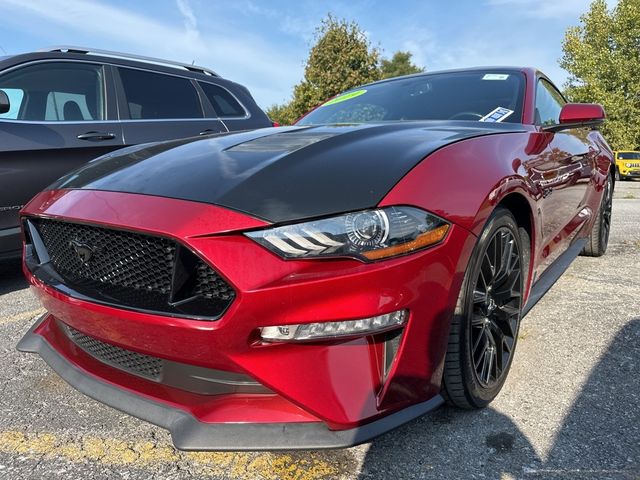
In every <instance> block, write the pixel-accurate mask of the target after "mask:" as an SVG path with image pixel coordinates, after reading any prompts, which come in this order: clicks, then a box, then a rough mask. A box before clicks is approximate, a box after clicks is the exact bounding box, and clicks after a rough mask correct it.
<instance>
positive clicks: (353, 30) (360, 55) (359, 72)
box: [267, 15, 380, 125]
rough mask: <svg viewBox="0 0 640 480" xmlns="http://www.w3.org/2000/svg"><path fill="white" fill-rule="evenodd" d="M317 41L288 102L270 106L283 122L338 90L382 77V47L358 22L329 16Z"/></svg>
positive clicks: (284, 123) (321, 26)
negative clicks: (370, 40)
mask: <svg viewBox="0 0 640 480" xmlns="http://www.w3.org/2000/svg"><path fill="white" fill-rule="evenodd" d="M315 39H316V44H315V45H314V46H313V47H312V48H311V51H310V52H309V58H308V60H307V62H306V66H305V69H304V78H303V79H302V81H301V82H300V83H298V84H297V85H296V86H295V87H294V89H293V98H292V100H291V101H290V102H289V103H288V104H284V105H273V106H272V107H271V108H269V109H268V110H267V114H268V115H269V117H270V118H271V119H272V120H275V121H276V122H279V123H281V124H283V125H288V124H291V123H293V122H294V121H295V120H296V119H297V118H298V117H300V116H301V115H303V114H304V113H306V112H308V111H309V110H311V109H312V108H313V107H315V106H316V105H318V104H319V103H320V102H322V101H324V100H326V99H327V98H329V97H332V96H334V95H337V94H338V93H340V92H342V91H344V90H347V89H349V88H352V87H355V86H357V85H362V84H363V83H368V82H373V81H375V80H379V79H380V69H379V68H378V61H379V59H380V51H379V49H378V48H375V47H373V48H372V47H371V45H370V42H369V40H367V37H366V35H365V34H364V32H363V31H362V30H361V29H360V27H359V26H358V24H357V23H355V22H348V21H346V20H338V19H336V18H334V17H333V16H332V15H329V16H327V18H325V19H324V20H322V23H321V24H320V26H319V27H318V29H317V30H316V35H315Z"/></svg>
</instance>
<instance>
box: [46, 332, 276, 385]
mask: <svg viewBox="0 0 640 480" xmlns="http://www.w3.org/2000/svg"><path fill="white" fill-rule="evenodd" d="M57 326H58V328H60V330H62V331H63V332H64V334H65V335H66V336H67V338H68V339H69V341H70V342H73V343H74V344H75V345H76V346H77V347H78V348H80V349H82V350H83V351H84V352H85V353H86V354H87V355H90V356H91V357H93V358H95V359H96V360H98V361H99V362H101V363H104V364H106V365H109V366H110V367H113V368H115V369H118V370H122V371H124V372H127V373H129V374H131V375H136V376H139V377H142V378H144V379H145V380H149V381H152V382H156V383H161V384H163V385H168V386H170V387H174V388H179V389H181V390H186V391H188V392H192V393H197V394H200V395H220V394H225V393H261V394H273V392H272V391H271V390H269V389H268V388H267V387H265V386H263V385H261V384H260V383H258V382H256V381H255V380H253V379H252V378H251V377H249V376H248V375H244V374H242V373H234V372H225V371H222V370H215V369H212V368H205V367H198V366H197V365H189V364H186V363H179V362H172V361H171V360H165V359H162V358H159V357H154V356H152V355H147V354H142V353H138V352H134V351H133V350H127V349H125V348H122V347H119V346H117V345H113V344H111V343H107V342H103V341H102V340H99V339H97V338H95V337H92V336H91V335H86V334H85V333H82V332H80V331H78V330H76V329H74V328H73V327H71V326H69V325H67V324H65V323H63V322H61V321H58V322H57ZM79 336H80V338H81V337H82V336H84V337H87V338H88V339H91V340H93V341H94V342H96V343H98V344H102V345H104V346H105V347H110V348H112V349H115V350H118V351H120V352H121V353H122V354H125V355H126V354H131V355H137V356H139V357H140V360H142V361H147V362H149V361H150V362H153V361H155V362H157V363H158V370H159V372H158V374H157V375H155V376H149V375H147V374H144V373H141V372H140V371H139V370H136V369H132V368H128V367H127V365H126V364H123V363H118V362H117V361H112V360H110V359H109V358H106V357H105V356H104V355H100V354H96V351H95V350H93V349H91V348H86V346H85V345H83V343H82V342H78V338H79Z"/></svg>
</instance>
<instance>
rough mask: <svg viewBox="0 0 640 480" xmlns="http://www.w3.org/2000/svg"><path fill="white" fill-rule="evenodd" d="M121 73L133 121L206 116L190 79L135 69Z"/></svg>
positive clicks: (120, 70) (119, 69)
mask: <svg viewBox="0 0 640 480" xmlns="http://www.w3.org/2000/svg"><path fill="white" fill-rule="evenodd" d="M118 71H119V72H120V78H121V79H122V86H123V87H124V94H125V97H126V101H127V105H128V106H129V116H130V118H131V119H132V120H159V119H171V118H203V117H204V115H203V113H202V106H201V105H200V99H199V98H198V92H196V89H195V88H194V86H193V85H192V84H191V81H190V80H189V79H186V78H181V77H174V76H171V75H163V74H161V73H153V72H146V71H143V70H134V69H131V68H118Z"/></svg>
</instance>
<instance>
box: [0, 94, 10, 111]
mask: <svg viewBox="0 0 640 480" xmlns="http://www.w3.org/2000/svg"><path fill="white" fill-rule="evenodd" d="M10 109H11V102H9V96H8V95H7V94H6V93H4V92H3V91H2V90H0V114H1V113H7V112H8V111H9V110H10Z"/></svg>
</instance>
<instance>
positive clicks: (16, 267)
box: [0, 259, 29, 295]
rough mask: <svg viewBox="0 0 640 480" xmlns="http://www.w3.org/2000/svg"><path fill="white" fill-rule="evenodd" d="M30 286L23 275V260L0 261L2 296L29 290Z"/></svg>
mask: <svg viewBox="0 0 640 480" xmlns="http://www.w3.org/2000/svg"><path fill="white" fill-rule="evenodd" d="M28 286H29V284H28V283H27V280H26V279H25V278H24V274H23V273H22V266H21V260H20V259H15V260H0V295H4V294H5V293H10V292H14V291H16V290H22V289H23V288H27V287H28Z"/></svg>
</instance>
